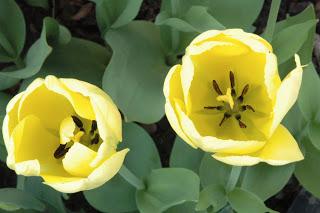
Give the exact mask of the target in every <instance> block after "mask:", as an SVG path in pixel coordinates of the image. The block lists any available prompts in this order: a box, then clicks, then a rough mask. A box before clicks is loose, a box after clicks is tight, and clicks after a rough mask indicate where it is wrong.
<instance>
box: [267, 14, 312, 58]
mask: <svg viewBox="0 0 320 213" xmlns="http://www.w3.org/2000/svg"><path fill="white" fill-rule="evenodd" d="M316 23H317V21H316V20H309V21H306V22H303V23H300V24H295V25H292V26H288V27H286V28H284V29H282V30H281V31H280V32H278V33H277V34H275V35H274V39H273V40H272V46H273V48H274V52H275V54H276V55H277V58H278V63H279V64H282V63H283V62H285V61H287V60H288V59H290V58H291V57H292V56H293V55H294V54H295V53H297V52H298V51H299V50H300V48H301V47H302V45H303V44H304V42H305V41H306V40H307V39H308V35H309V34H308V32H309V30H310V29H311V28H312V27H314V26H315V24H316ZM288 38H291V39H288Z"/></svg>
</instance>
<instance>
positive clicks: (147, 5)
mask: <svg viewBox="0 0 320 213" xmlns="http://www.w3.org/2000/svg"><path fill="white" fill-rule="evenodd" d="M17 2H19V5H20V7H21V8H22V10H23V13H24V16H25V19H26V23H27V40H26V46H25V50H24V51H26V50H28V49H29V47H30V46H31V45H32V44H33V42H34V41H35V40H36V39H38V38H39V36H40V33H41V29H42V19H43V18H44V17H46V16H54V17H55V18H56V19H57V20H58V21H59V22H60V23H61V24H62V25H64V26H66V27H67V28H68V29H69V30H70V31H71V33H72V35H73V36H75V37H80V38H84V39H88V40H92V41H95V42H97V43H100V44H104V41H103V39H102V38H101V36H100V32H99V29H98V27H97V24H96V20H95V5H94V4H93V3H92V2H90V1H87V0H56V1H55V2H56V3H55V5H53V1H50V3H51V5H50V6H51V9H50V10H48V11H47V10H44V9H42V8H36V7H30V6H29V5H27V4H25V3H24V1H17ZM310 3H313V4H314V5H315V6H316V8H317V13H318V17H320V16H319V13H320V3H319V2H317V1H316V0H313V1H312V0H310V1H308V0H302V1H294V0H282V4H281V8H280V12H279V16H278V20H282V19H285V17H286V14H291V15H294V14H297V13H299V12H301V11H302V10H303V9H304V8H305V7H306V6H307V5H308V4H310ZM270 4H271V0H266V1H265V4H264V7H263V9H262V11H261V13H260V15H259V18H258V19H257V20H256V22H255V24H254V25H255V26H256V27H257V30H256V33H257V34H259V33H261V32H263V29H264V28H265V26H266V23H267V17H268V13H269V8H270ZM53 6H55V7H54V9H53ZM159 10H160V0H144V1H143V4H142V7H141V9H140V12H139V14H138V16H137V18H136V19H139V20H148V21H154V20H155V17H156V15H157V14H158V13H159ZM317 32H318V33H320V24H319V23H318V27H317ZM315 63H316V64H318V61H315ZM3 66H4V65H3V64H0V67H3ZM18 87H19V86H16V87H14V88H12V89H9V90H7V92H8V93H11V94H14V93H16V92H17V89H18ZM141 126H142V127H144V128H145V129H146V130H147V131H148V132H149V133H150V135H151V136H152V138H153V139H154V141H155V144H156V146H157V148H158V150H159V153H160V157H161V161H162V164H163V166H164V167H168V166H169V157H170V153H171V149H172V146H173V142H174V139H175V133H174V131H173V130H172V129H171V127H170V125H169V123H168V121H167V119H166V118H163V119H162V120H161V121H159V122H158V123H156V124H152V125H141ZM0 171H1V178H0V187H10V186H15V184H16V176H15V173H14V172H13V171H11V170H9V169H7V168H6V165H5V164H4V163H0ZM300 189H301V186H300V185H299V183H298V181H297V180H296V179H295V178H292V180H291V181H290V182H289V183H288V184H287V186H286V187H285V188H284V189H283V190H282V191H281V192H280V193H279V194H278V195H276V196H274V197H273V198H271V199H269V200H268V201H267V205H268V206H269V207H271V208H272V209H275V210H278V211H279V212H287V210H288V209H289V207H290V206H291V204H292V202H293V201H294V199H295V198H296V196H297V194H298V193H299V191H300ZM65 203H66V205H67V207H68V208H69V209H71V210H73V211H76V210H80V209H83V210H84V211H85V212H99V211H96V210H95V209H93V208H92V207H91V206H90V205H89V204H88V203H87V201H86V200H85V199H84V197H83V195H82V193H76V194H72V195H70V198H69V199H68V200H66V201H65Z"/></svg>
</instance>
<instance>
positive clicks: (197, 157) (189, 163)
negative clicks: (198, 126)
mask: <svg viewBox="0 0 320 213" xmlns="http://www.w3.org/2000/svg"><path fill="white" fill-rule="evenodd" d="M203 155H204V152H203V151H201V150H200V149H194V148H192V147H191V146H189V145H188V144H187V143H186V142H184V141H183V140H182V139H181V138H180V137H178V136H177V137H176V140H175V141H174V145H173V148H172V151H171V155H170V167H183V168H187V169H190V170H192V171H194V172H195V173H198V172H199V167H200V163H201V160H202V158H203Z"/></svg>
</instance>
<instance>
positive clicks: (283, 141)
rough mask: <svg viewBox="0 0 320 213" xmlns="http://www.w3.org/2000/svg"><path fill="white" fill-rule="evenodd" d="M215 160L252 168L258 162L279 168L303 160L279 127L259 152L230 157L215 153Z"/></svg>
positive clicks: (289, 138) (284, 130)
mask: <svg viewBox="0 0 320 213" xmlns="http://www.w3.org/2000/svg"><path fill="white" fill-rule="evenodd" d="M212 157H214V158H215V159H217V160H219V161H222V162H224V163H227V164H231V165H235V166H252V165H255V164H257V163H259V162H266V163H268V164H271V165H275V166H280V165H285V164H288V163H292V162H295V161H300V160H303V155H302V153H301V151H300V149H299V146H298V144H297V142H296V141H295V139H294V138H293V136H292V135H291V134H290V132H289V131H288V130H287V129H286V128H285V127H284V126H282V125H279V126H278V128H277V129H276V131H275V132H274V134H273V135H272V136H271V138H270V139H269V140H268V141H267V143H266V145H265V147H263V149H262V150H261V151H258V152H255V153H252V154H251V155H249V154H248V155H232V154H221V153H216V154H214V155H212Z"/></svg>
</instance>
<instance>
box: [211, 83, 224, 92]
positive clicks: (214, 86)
mask: <svg viewBox="0 0 320 213" xmlns="http://www.w3.org/2000/svg"><path fill="white" fill-rule="evenodd" d="M212 86H213V89H214V90H215V91H216V92H217V93H218V95H222V92H221V90H220V88H219V85H218V83H217V82H216V81H215V80H213V81H212Z"/></svg>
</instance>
